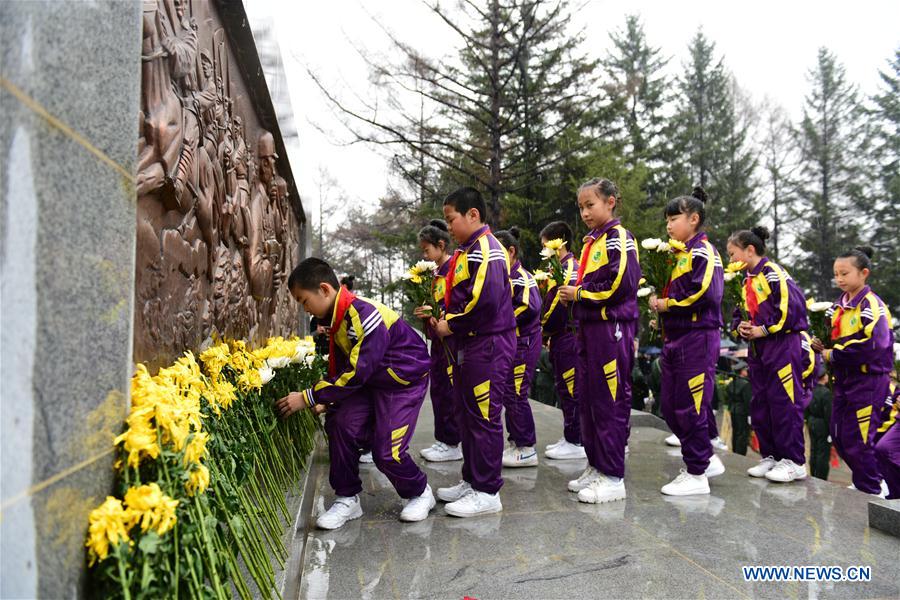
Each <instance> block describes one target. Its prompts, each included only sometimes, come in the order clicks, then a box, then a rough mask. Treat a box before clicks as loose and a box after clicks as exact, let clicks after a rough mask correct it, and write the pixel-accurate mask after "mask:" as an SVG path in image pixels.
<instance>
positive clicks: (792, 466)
mask: <svg viewBox="0 0 900 600" xmlns="http://www.w3.org/2000/svg"><path fill="white" fill-rule="evenodd" d="M766 479H768V480H769V481H777V482H779V483H788V482H789V481H794V480H795V479H806V465H798V464H796V463H795V462H794V461H792V460H788V459H786V458H782V459H781V460H779V461H778V463H777V464H776V465H775V466H774V467H772V469H771V470H770V471H769V472H768V473H766Z"/></svg>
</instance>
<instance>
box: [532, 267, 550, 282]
mask: <svg viewBox="0 0 900 600" xmlns="http://www.w3.org/2000/svg"><path fill="white" fill-rule="evenodd" d="M531 276H532V277H534V280H535V281H547V280H548V279H550V273H547V272H546V271H541V270H540V269H538V270H537V271H535V272H534V273H532V274H531Z"/></svg>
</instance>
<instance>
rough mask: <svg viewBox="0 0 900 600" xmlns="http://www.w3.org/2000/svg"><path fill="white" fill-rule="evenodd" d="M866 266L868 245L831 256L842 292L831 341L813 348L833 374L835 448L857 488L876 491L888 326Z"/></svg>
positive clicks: (887, 379)
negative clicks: (835, 256) (878, 435)
mask: <svg viewBox="0 0 900 600" xmlns="http://www.w3.org/2000/svg"><path fill="white" fill-rule="evenodd" d="M871 269H872V249H871V248H868V247H859V248H854V249H853V250H850V251H849V252H845V253H843V254H841V255H840V256H839V257H837V258H836V259H835V261H834V279H835V281H836V282H837V285H838V287H839V288H841V291H843V294H842V295H841V297H840V298H839V299H838V301H837V302H836V303H835V306H834V307H833V312H832V316H831V325H832V331H831V340H832V343H833V345H832V347H831V348H828V349H826V348H825V346H824V344H823V343H822V342H821V341H820V340H816V341H815V342H814V348H815V349H816V350H817V351H818V352H821V353H822V356H823V358H824V359H825V362H827V363H829V364H830V365H831V368H832V373H833V374H834V400H833V404H832V413H831V439H832V441H833V443H834V447H835V448H836V449H837V451H838V454H839V455H840V457H841V458H842V459H844V462H846V463H847V466H849V467H850V469H851V470H852V471H853V485H854V486H856V489H858V490H861V491H863V492H867V493H869V494H880V493H882V491H883V488H882V480H881V477H882V476H881V472H880V469H879V467H878V462H877V459H876V456H875V434H876V432H877V431H878V427H879V425H880V424H881V419H882V410H881V409H882V405H883V403H884V399H885V398H887V397H888V396H889V394H890V384H891V375H890V374H891V369H892V368H893V356H892V345H893V335H892V333H891V329H892V326H893V324H892V320H891V312H890V310H888V307H887V305H886V304H885V303H884V301H883V300H882V299H881V298H879V297H878V296H877V295H876V294H875V292H873V291H872V289H871V288H870V287H869V286H868V285H867V284H866V281H867V280H868V278H869V274H870V273H871ZM893 440H894V444H895V445H894V449H893V452H892V456H893V457H894V460H897V461H900V449H898V448H897V444H898V440H897V437H896V434H895V435H894V438H893ZM882 442H884V440H882ZM884 491H886V490H884ZM892 492H893V493H894V494H896V493H897V492H896V491H893V490H892Z"/></svg>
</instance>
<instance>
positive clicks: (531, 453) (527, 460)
mask: <svg viewBox="0 0 900 600" xmlns="http://www.w3.org/2000/svg"><path fill="white" fill-rule="evenodd" d="M537 464H538V455H537V450H535V449H534V446H523V447H521V448H518V447H516V446H512V447H511V448H507V449H506V450H505V451H504V452H503V466H504V467H536V466H537Z"/></svg>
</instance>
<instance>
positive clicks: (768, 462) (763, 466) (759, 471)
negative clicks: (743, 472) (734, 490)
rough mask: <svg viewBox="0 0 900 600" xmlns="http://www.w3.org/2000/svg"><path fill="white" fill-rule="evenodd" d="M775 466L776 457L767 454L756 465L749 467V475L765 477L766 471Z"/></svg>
mask: <svg viewBox="0 0 900 600" xmlns="http://www.w3.org/2000/svg"><path fill="white" fill-rule="evenodd" d="M774 468H775V459H774V458H772V457H771V456H767V457H765V458H764V459H762V460H761V461H759V463H758V464H757V465H756V466H755V467H750V468H749V469H747V475H749V476H750V477H765V476H766V473H768V472H769V471H771V470H772V469H774Z"/></svg>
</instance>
